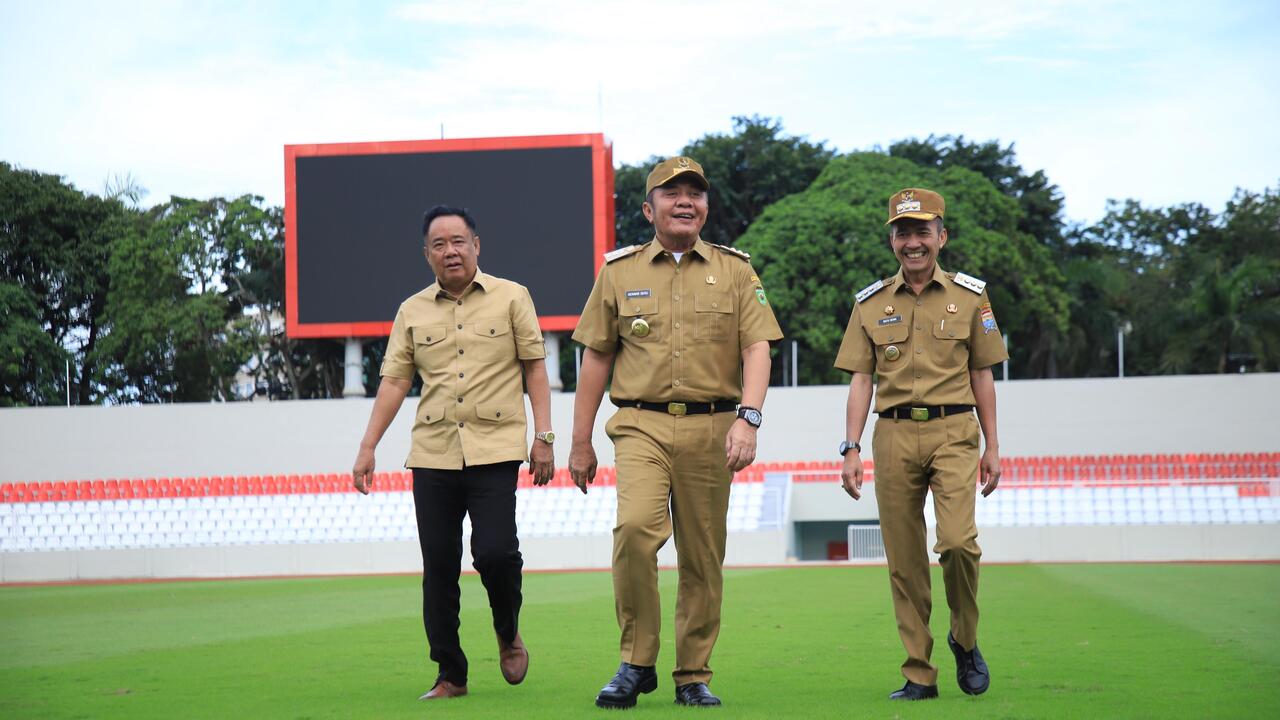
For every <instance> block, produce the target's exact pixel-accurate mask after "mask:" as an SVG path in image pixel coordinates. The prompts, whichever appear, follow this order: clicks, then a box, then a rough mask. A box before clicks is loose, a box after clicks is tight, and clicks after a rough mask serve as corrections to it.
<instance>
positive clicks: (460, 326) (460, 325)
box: [427, 323, 920, 340]
mask: <svg viewBox="0 0 1280 720" xmlns="http://www.w3.org/2000/svg"><path fill="white" fill-rule="evenodd" d="M458 329H459V330H461V329H462V323H458ZM916 329H917V330H919V329H920V328H916ZM427 339H428V340H430V339H431V338H427Z"/></svg>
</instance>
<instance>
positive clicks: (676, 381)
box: [671, 378, 680, 385]
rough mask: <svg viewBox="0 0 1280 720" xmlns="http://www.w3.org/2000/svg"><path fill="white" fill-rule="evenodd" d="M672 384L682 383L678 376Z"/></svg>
mask: <svg viewBox="0 0 1280 720" xmlns="http://www.w3.org/2000/svg"><path fill="white" fill-rule="evenodd" d="M671 384H672V385H679V384H680V378H676V379H675V380H674V381H673V382H672V383H671Z"/></svg>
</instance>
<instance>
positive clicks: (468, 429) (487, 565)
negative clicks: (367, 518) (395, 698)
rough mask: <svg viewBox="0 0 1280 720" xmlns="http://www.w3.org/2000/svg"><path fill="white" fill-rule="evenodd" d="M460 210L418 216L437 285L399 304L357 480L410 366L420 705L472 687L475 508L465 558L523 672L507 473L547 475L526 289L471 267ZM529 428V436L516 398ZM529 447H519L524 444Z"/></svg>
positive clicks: (504, 663)
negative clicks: (423, 636) (463, 637)
mask: <svg viewBox="0 0 1280 720" xmlns="http://www.w3.org/2000/svg"><path fill="white" fill-rule="evenodd" d="M475 230H476V223H475V220H474V219H473V218H472V217H471V215H470V213H468V212H467V211H466V210H462V209H458V208H451V207H445V206H436V207H434V208H432V209H431V210H429V211H427V213H426V215H425V216H424V218H423V221H422V233H423V240H424V243H425V245H426V247H425V248H424V254H425V255H426V257H427V262H428V263H429V264H430V265H431V269H432V271H434V272H435V275H436V282H435V283H432V284H431V286H429V287H428V288H427V289H426V290H423V291H422V292H420V293H418V294H417V295H414V296H413V297H411V298H409V299H408V300H405V301H404V303H403V304H402V305H401V306H400V310H399V311H398V312H397V313H396V319H395V323H394V324H393V325H392V328H391V336H390V338H388V340H387V354H386V357H385V358H384V359H383V361H382V382H381V383H380V384H379V386H378V397H377V400H375V401H374V405H373V412H372V413H371V415H370V417H369V426H368V428H367V429H366V430H365V434H364V439H363V440H362V441H361V442H360V451H359V454H358V455H357V456H356V461H355V466H354V467H353V468H352V475H353V476H354V480H355V487H356V489H357V490H359V491H360V492H362V493H368V492H369V490H370V488H371V487H372V486H373V469H374V449H375V447H376V446H377V444H378V441H379V440H380V439H381V438H382V435H383V434H384V433H385V432H386V430H387V426H388V425H390V424H391V420H392V419H393V418H394V417H395V415H396V412H397V411H398V410H399V409H400V406H401V405H402V404H403V403H404V398H405V395H406V394H407V393H408V392H409V387H410V385H411V384H412V381H413V375H414V373H415V372H416V373H417V374H418V375H419V376H421V377H422V399H421V400H419V401H418V411H417V414H416V416H415V418H414V423H413V437H412V445H411V449H410V451H409V458H408V460H407V461H406V462H405V467H408V468H411V469H412V470H413V504H414V508H415V511H416V513H417V519H418V543H419V545H420V546H421V549H422V566H423V573H422V618H423V625H424V626H425V627H426V631H427V643H428V645H429V646H430V648H431V659H432V660H433V661H435V662H436V663H437V664H439V666H440V670H439V674H438V675H437V677H436V681H435V684H434V685H433V686H432V688H431V690H430V692H428V693H426V694H425V695H423V696H422V698H421V699H423V700H433V699H437V698H451V697H457V696H460V695H465V694H467V657H466V655H464V654H463V652H462V647H461V645H460V644H459V642H458V624H459V623H458V600H459V589H458V575H459V573H460V572H461V562H462V518H463V517H464V516H465V515H470V516H471V557H472V560H473V564H474V566H475V568H476V570H477V571H479V573H480V580H481V582H483V583H484V587H485V590H486V591H487V592H488V595H489V606H490V608H491V609H492V611H493V629H494V632H495V633H496V634H497V636H498V650H499V657H498V662H499V666H500V669H501V671H502V675H503V677H504V678H505V679H506V681H507V682H509V683H511V684H512V685H515V684H517V683H519V682H521V681H522V680H524V677H525V673H526V672H527V670H528V667H529V653H528V651H527V650H526V649H525V646H524V642H523V641H522V640H521V638H520V631H519V619H520V605H521V594H520V584H521V582H520V571H521V569H522V568H523V561H522V559H521V557H520V543H519V540H517V538H516V475H517V472H518V471H519V468H520V463H521V462H523V461H524V460H525V459H527V458H529V459H531V462H530V465H531V466H532V470H533V476H534V482H535V483H536V484H539V485H545V484H546V483H547V481H548V480H550V479H551V476H552V475H553V474H554V472H555V464H554V458H553V454H552V451H551V443H552V442H553V441H554V440H555V435H554V433H552V432H551V390H550V387H549V382H548V380H547V370H546V365H545V361H544V359H543V358H545V357H546V351H545V350H544V349H543V345H542V332H541V330H539V328H538V314H537V312H536V311H535V310H534V307H533V300H532V299H531V298H530V297H529V291H528V290H526V289H525V288H524V287H523V286H520V285H517V284H516V283H513V282H511V281H510V280H503V279H501V278H496V277H494V276H492V275H487V274H485V273H483V272H480V269H479V267H478V266H477V261H478V258H479V254H480V236H479V235H477V234H476V231H475ZM522 380H523V383H524V385H525V386H527V387H528V390H529V404H530V405H531V406H532V408H533V422H534V428H535V431H536V434H535V438H534V440H533V441H532V444H531V445H526V439H527V436H526V434H525V433H526V425H525V414H524V393H523V391H522V388H521V381H522ZM526 447H528V448H529V451H528V454H527V455H526V453H525V449H526Z"/></svg>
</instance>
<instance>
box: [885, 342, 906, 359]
mask: <svg viewBox="0 0 1280 720" xmlns="http://www.w3.org/2000/svg"><path fill="white" fill-rule="evenodd" d="M901 355H902V351H900V350H898V346H897V345H890V346H889V347H887V348H885V349H884V359H885V360H897V359H898V357H899V356H901Z"/></svg>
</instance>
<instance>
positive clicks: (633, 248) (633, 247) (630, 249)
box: [604, 245, 644, 263]
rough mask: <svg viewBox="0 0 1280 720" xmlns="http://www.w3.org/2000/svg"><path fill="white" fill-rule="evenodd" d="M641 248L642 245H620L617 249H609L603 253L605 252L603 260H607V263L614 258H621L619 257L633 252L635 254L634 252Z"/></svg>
mask: <svg viewBox="0 0 1280 720" xmlns="http://www.w3.org/2000/svg"><path fill="white" fill-rule="evenodd" d="M643 248H644V245H628V246H626V247H620V248H618V249H617V250H611V251H609V252H607V253H605V254H604V261H605V262H607V263H611V262H613V261H614V260H619V259H621V258H624V257H626V256H628V255H633V254H635V253H638V252H640V250H642V249H643Z"/></svg>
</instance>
